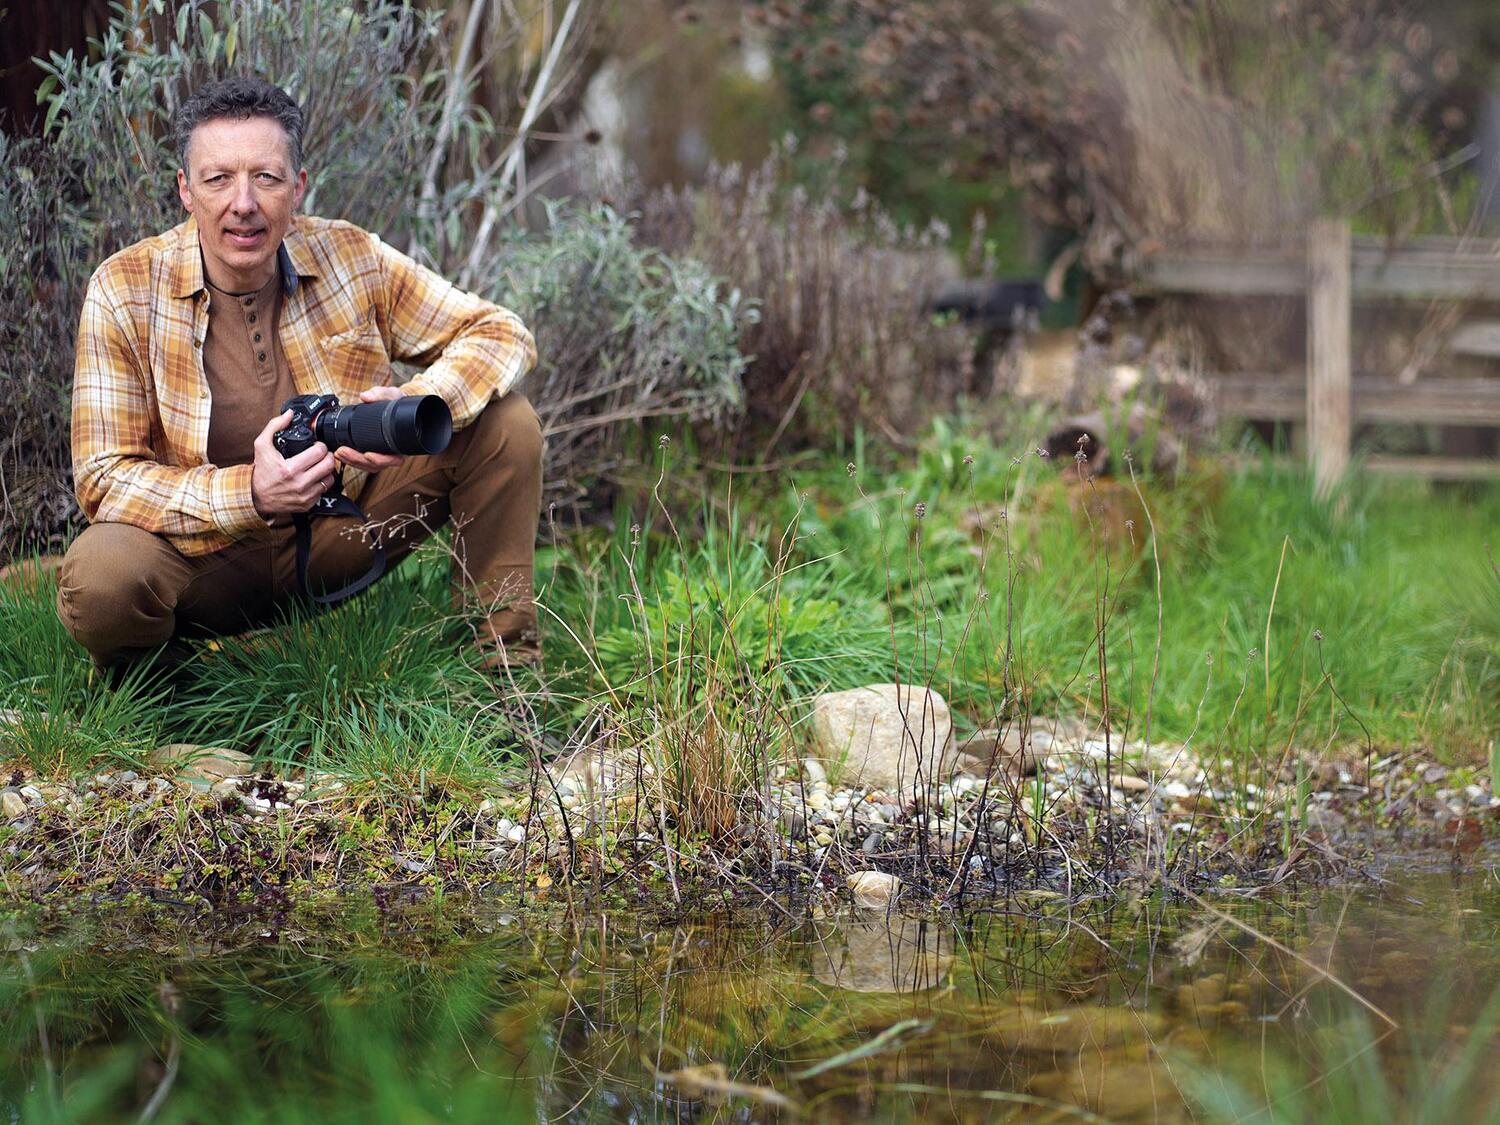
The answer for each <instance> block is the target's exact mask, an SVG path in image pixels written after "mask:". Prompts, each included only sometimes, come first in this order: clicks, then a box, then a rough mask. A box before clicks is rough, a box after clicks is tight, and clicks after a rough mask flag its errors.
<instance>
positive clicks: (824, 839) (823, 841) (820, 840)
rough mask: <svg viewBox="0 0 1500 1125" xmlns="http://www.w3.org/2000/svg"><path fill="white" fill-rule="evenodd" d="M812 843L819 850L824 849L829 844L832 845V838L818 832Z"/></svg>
mask: <svg viewBox="0 0 1500 1125" xmlns="http://www.w3.org/2000/svg"><path fill="white" fill-rule="evenodd" d="M813 841H814V842H815V843H816V844H817V845H818V846H819V847H820V848H826V847H827V846H828V845H829V844H831V843H833V837H832V836H830V835H829V834H828V833H827V832H819V833H818V834H817V835H816V836H814V837H813Z"/></svg>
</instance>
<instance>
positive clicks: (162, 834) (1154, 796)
mask: <svg viewBox="0 0 1500 1125" xmlns="http://www.w3.org/2000/svg"><path fill="white" fill-rule="evenodd" d="M1011 742H1012V743H1013V745H1012V746H1011V747H1010V748H1009V750H1007V747H1006V745H1005V739H1004V738H1001V739H1000V740H999V741H998V742H997V744H996V746H995V747H994V748H992V750H991V752H990V753H989V754H987V755H986V756H983V757H982V758H971V759H970V762H971V767H970V768H969V769H968V770H962V769H961V770H960V771H959V772H956V773H954V774H953V775H952V776H951V777H949V778H948V779H947V780H945V781H943V782H942V783H940V784H933V785H917V786H913V785H910V784H906V785H903V786H900V787H895V786H890V787H883V786H879V785H871V784H848V783H845V784H839V783H837V782H834V781H830V780H829V778H828V776H827V774H826V772H825V770H824V768H823V766H822V765H821V764H820V763H819V762H818V761H816V760H812V759H809V760H807V761H805V762H802V763H798V764H795V765H792V766H789V767H782V768H779V769H776V770H774V771H773V772H772V774H771V776H770V778H769V780H768V782H767V783H766V784H765V786H764V787H763V788H761V789H760V790H758V791H756V792H747V793H743V794H740V795H739V797H738V798H737V799H736V801H735V803H734V810H735V818H734V822H733V823H734V827H733V828H732V830H730V831H728V832H726V833H723V834H721V835H719V836H717V837H705V836H701V835H698V836H694V835H692V834H690V833H688V832H687V831H686V830H685V829H683V827H682V826H681V825H680V824H679V823H678V820H677V817H676V815H675V811H674V809H673V807H672V805H671V803H670V802H669V801H668V800H667V799H666V798H665V795H664V791H663V787H662V785H661V784H660V779H659V778H658V776H657V772H656V771H655V770H654V769H653V768H652V766H651V765H650V764H649V763H647V762H644V761H640V760H635V759H631V758H629V757H628V756H616V757H612V758H607V757H598V758H580V759H577V760H575V761H572V762H569V763H553V764H550V765H547V766H543V765H542V764H541V763H532V764H531V766H530V767H527V766H525V765H518V766H517V768H516V770H515V771H514V773H510V774H503V775H501V776H498V777H497V778H496V779H495V785H494V787H493V790H492V791H491V792H489V793H487V794H476V793H465V794H458V793H451V792H447V791H445V790H443V789H442V788H440V787H437V786H429V787H427V788H426V789H424V790H422V791H419V792H410V793H393V792H391V791H389V789H386V788H382V787H380V786H378V785H376V784H374V783H371V782H369V781H367V780H365V781H362V780H360V779H356V778H352V777H340V776H338V775H335V774H331V773H318V774H307V773H302V772H298V773H297V774H295V775H293V776H282V777H278V776H274V775H273V774H271V773H270V772H268V771H266V770H262V769H257V768H256V766H255V764H254V763H252V762H251V761H250V760H249V759H248V758H246V757H245V756H243V755H236V754H234V753H233V752H229V751H210V750H207V749H205V748H193V747H168V748H164V749H165V750H169V751H172V752H173V753H171V754H167V755H162V756H154V759H153V760H154V761H155V763H156V766H155V768H154V769H153V768H150V767H148V768H145V769H142V770H139V771H136V770H125V771H115V772H108V773H100V774H98V775H95V776H93V777H89V778H85V779H82V780H80V781H76V782H71V783H64V782H58V781H47V780H45V779H42V778H38V777H36V776H33V775H30V774H28V773H27V772H26V771H24V770H22V769H20V768H18V767H11V768H9V769H7V770H6V771H5V772H4V773H3V774H0V776H3V777H5V778H6V779H7V781H8V784H7V785H6V786H4V787H3V789H0V814H3V818H0V879H3V886H4V893H5V897H6V898H7V899H9V900H10V901H11V903H12V904H14V905H20V904H22V903H27V902H30V903H46V902H48V901H52V900H56V899H72V898H75V897H78V896H84V897H86V898H93V899H102V900H121V899H131V900H146V901H153V902H160V903H164V904H169V905H171V906H174V907H176V908H180V909H187V910H191V911H198V910H214V909H222V908H230V907H234V908H250V909H253V910H255V911H257V912H259V913H261V914H263V915H267V916H269V917H271V918H272V919H276V918H284V917H285V915H286V914H287V912H288V911H289V910H290V909H292V908H293V906H294V905H296V904H301V903H307V902H312V901H317V900H318V899H319V898H320V897H323V896H328V895H340V894H344V893H347V892H349V891H352V890H374V891H375V892H376V893H377V894H383V895H413V894H415V895H425V894H453V893H479V894H494V893H503V894H504V895H506V896H507V897H514V898H515V899H516V900H518V901H524V900H525V899H526V898H527V897H528V896H536V895H542V896H551V897H553V898H559V897H561V898H564V899H566V900H567V901H569V902H572V901H576V899H577V898H578V897H580V896H583V897H590V898H609V897H613V898H616V899H620V900H623V901H634V902H640V901H652V902H657V903H662V904H681V903H682V902H684V901H687V900H694V899H696V898H697V897H699V896H702V895H705V894H712V895H718V896H730V897H738V896H744V897H746V898H747V899H750V900H756V901H759V900H765V899H770V900H773V901H778V900H784V899H785V898H787V897H788V896H798V895H805V894H809V893H811V894H814V895H829V896H834V897H845V898H850V897H852V898H854V899H856V900H858V901H860V902H861V903H862V904H863V905H866V906H872V907H877V908H887V907H895V906H901V907H905V908H916V909H925V908H927V907H930V906H933V905H937V906H952V905H957V904H962V903H964V902H965V901H968V900H974V899H978V900H994V899H1008V898H1016V897H1022V898H1025V897H1028V896H1029V897H1031V898H1033V899H1034V898H1035V897H1036V896H1039V895H1040V896H1057V897H1059V898H1062V899H1065V900H1069V901H1076V900H1079V899H1083V898H1089V897H1094V896H1099V895H1113V894H1120V893H1124V894H1127V895H1134V894H1139V893H1141V892H1143V891H1144V890H1146V889H1148V888H1150V887H1152V886H1154V885H1155V884H1156V883H1158V882H1162V883H1163V884H1164V885H1165V886H1166V887H1168V888H1169V889H1173V888H1175V889H1180V890H1194V889H1197V890H1201V889H1203V888H1206V887H1214V888H1221V889H1222V888H1238V889H1240V890H1241V891H1251V890H1253V889H1255V888H1267V887H1274V886H1278V885H1281V884H1284V883H1289V882H1295V881H1299V880H1315V881H1316V880H1322V879H1327V878H1330V877H1342V876H1346V875H1353V876H1358V875H1360V873H1361V872H1364V871H1366V870H1369V869H1370V864H1371V863H1373V862H1380V861H1382V858H1383V857H1388V856H1389V855H1390V854H1391V853H1392V852H1395V853H1398V854H1399V853H1404V852H1415V851H1424V852H1425V853H1427V854H1429V855H1431V854H1436V855H1439V856H1442V857H1446V858H1447V859H1449V860H1452V861H1458V862H1461V861H1463V860H1464V859H1465V858H1466V857H1468V856H1470V855H1471V854H1472V853H1474V851H1475V850H1476V849H1478V848H1480V847H1481V846H1482V845H1483V844H1484V842H1485V841H1486V840H1487V839H1488V838H1489V837H1491V836H1492V835H1494V834H1495V833H1496V831H1497V829H1500V820H1497V819H1496V815H1495V813H1496V809H1497V808H1500V801H1497V799H1496V798H1495V797H1494V795H1493V794H1492V793H1491V791H1490V788H1489V786H1488V784H1487V783H1486V782H1485V781H1482V780H1481V779H1479V778H1478V776H1477V775H1476V774H1475V773H1474V772H1473V771H1466V770H1454V769H1451V768H1449V767H1445V766H1441V765H1438V764H1436V763H1434V762H1432V761H1430V760H1428V759H1427V758H1425V757H1424V756H1423V755H1422V754H1420V753H1417V752H1407V753H1392V754H1386V755H1379V756H1377V755H1369V756H1367V757H1359V758H1352V757H1351V758H1346V759H1341V760H1321V759H1313V758H1311V757H1310V756H1303V755H1287V756H1286V760H1285V761H1283V762H1282V763H1280V764H1279V765H1277V766H1276V767H1275V768H1272V767H1270V766H1268V765H1265V764H1260V763H1257V764H1251V765H1247V764H1246V763H1245V762H1244V761H1240V760H1234V759H1213V758H1200V757H1199V756H1198V755H1197V754H1196V753H1194V752H1193V750H1192V748H1191V747H1185V746H1164V745H1153V746H1145V745H1141V744H1139V743H1124V744H1119V743H1111V742H1110V741H1109V740H1107V739H1104V738H1102V737H1099V732H1096V731H1091V730H1089V729H1088V728H1087V727H1086V726H1085V725H1084V724H1080V723H1052V724H1050V725H1048V726H1045V727H1044V726H1043V725H1041V724H1037V726H1036V727H1035V728H1034V729H1033V730H1032V731H1031V732H1030V733H1029V735H1028V739H1027V740H1025V741H1024V744H1022V743H1019V742H1016V740H1014V739H1012V740H1011ZM973 761H983V762H984V769H983V772H977V771H975V770H973V768H972V763H973Z"/></svg>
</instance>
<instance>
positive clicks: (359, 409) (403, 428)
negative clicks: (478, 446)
mask: <svg viewBox="0 0 1500 1125" xmlns="http://www.w3.org/2000/svg"><path fill="white" fill-rule="evenodd" d="M281 409H282V412H283V413H285V412H286V411H288V410H290V411H291V412H292V421H291V423H290V424H289V425H288V426H287V427H286V428H285V429H284V430H282V431H281V432H280V433H278V434H276V435H275V436H274V437H272V439H271V440H272V442H273V443H274V444H275V446H276V451H277V452H278V453H280V454H281V455H282V456H283V457H295V456H296V455H297V454H299V453H301V452H302V451H303V450H305V449H311V448H312V447H313V446H314V445H315V444H316V443H318V442H320V441H321V442H322V443H323V444H324V445H326V446H327V447H328V450H329V452H330V453H331V452H333V450H335V449H338V448H339V447H340V446H348V447H349V448H350V449H357V450H359V451H360V452H361V453H407V454H413V453H441V452H442V451H443V450H445V449H447V448H448V442H449V441H450V440H451V439H452V437H453V415H452V413H451V412H450V411H449V410H448V404H447V403H446V402H444V401H443V400H442V399H441V398H440V397H439V396H437V395H406V396H403V397H402V398H395V399H384V400H382V401H380V402H361V403H359V404H358V405H355V406H341V405H340V404H339V400H338V399H337V398H335V397H334V396H333V395H298V396H296V397H295V398H289V399H287V400H286V402H284V403H282V404H281Z"/></svg>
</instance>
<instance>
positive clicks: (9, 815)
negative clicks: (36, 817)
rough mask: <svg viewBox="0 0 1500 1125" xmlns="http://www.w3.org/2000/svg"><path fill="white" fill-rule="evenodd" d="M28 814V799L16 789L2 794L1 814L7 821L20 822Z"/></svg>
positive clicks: (0, 794) (0, 801) (0, 799)
mask: <svg viewBox="0 0 1500 1125" xmlns="http://www.w3.org/2000/svg"><path fill="white" fill-rule="evenodd" d="M26 812H27V809H26V798H24V797H22V796H21V794H19V793H17V792H16V791H15V790H14V789H7V790H5V792H4V793H0V814H3V815H4V817H5V819H6V820H20V819H21V818H22V817H23V816H25V815H26Z"/></svg>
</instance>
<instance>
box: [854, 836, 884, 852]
mask: <svg viewBox="0 0 1500 1125" xmlns="http://www.w3.org/2000/svg"><path fill="white" fill-rule="evenodd" d="M882 839H884V834H883V833H880V832H871V833H870V834H869V835H868V836H866V837H865V842H864V843H863V844H861V845H860V846H859V848H860V851H862V852H864V853H865V855H874V854H875V853H876V852H878V851H879V850H880V841H881V840H882Z"/></svg>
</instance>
